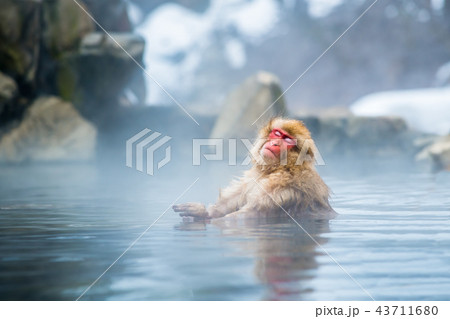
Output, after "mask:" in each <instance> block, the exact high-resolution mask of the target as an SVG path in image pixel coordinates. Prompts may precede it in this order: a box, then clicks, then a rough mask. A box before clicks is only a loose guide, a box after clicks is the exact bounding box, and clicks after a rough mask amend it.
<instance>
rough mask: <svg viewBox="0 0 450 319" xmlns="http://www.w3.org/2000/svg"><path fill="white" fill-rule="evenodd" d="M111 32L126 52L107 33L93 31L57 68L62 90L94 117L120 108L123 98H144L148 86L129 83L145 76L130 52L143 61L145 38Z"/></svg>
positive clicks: (61, 93) (78, 106)
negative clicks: (77, 50) (76, 50)
mask: <svg viewBox="0 0 450 319" xmlns="http://www.w3.org/2000/svg"><path fill="white" fill-rule="evenodd" d="M110 34H111V36H112V37H113V38H114V39H115V40H116V41H117V43H119V44H120V46H121V47H122V48H123V49H124V50H125V51H126V52H127V53H126V52H125V51H124V50H123V49H122V48H120V47H119V46H118V45H117V44H116V43H115V42H114V41H113V40H112V39H111V38H110V37H108V36H107V35H105V34H104V33H100V32H98V33H97V32H94V33H90V34H88V35H86V36H85V37H84V38H83V40H82V42H81V46H80V49H79V52H78V53H76V54H72V55H70V56H67V57H66V58H65V59H63V60H62V61H61V63H60V65H59V68H58V72H57V74H58V78H57V87H58V92H59V94H60V95H61V96H62V97H63V98H64V99H66V100H70V101H74V104H75V106H76V107H77V109H78V110H80V112H81V114H82V115H83V116H84V117H86V118H87V119H89V120H92V121H97V120H99V118H100V117H101V116H103V115H104V112H111V111H112V110H113V109H115V108H117V107H118V106H119V104H120V102H119V101H121V100H123V99H127V100H133V101H132V102H129V103H130V104H133V103H134V104H139V103H140V102H142V101H143V100H144V99H145V89H144V88H143V87H141V86H139V84H140V85H142V86H143V81H135V82H134V83H135V85H134V86H130V84H129V83H130V81H131V80H132V79H134V78H135V77H138V76H142V70H141V69H140V68H139V66H138V65H137V64H136V63H135V62H134V61H133V60H132V59H131V58H130V57H129V56H128V54H130V55H131V56H132V57H133V59H135V60H136V61H137V62H138V63H142V55H143V52H144V48H145V43H144V40H143V39H142V38H141V37H140V36H138V35H136V34H131V33H110ZM127 88H128V91H127ZM124 96H125V97H124ZM126 103H127V102H124V104H126Z"/></svg>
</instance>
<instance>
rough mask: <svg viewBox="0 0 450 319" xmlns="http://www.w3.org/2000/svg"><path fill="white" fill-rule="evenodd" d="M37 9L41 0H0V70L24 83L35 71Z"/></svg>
mask: <svg viewBox="0 0 450 319" xmlns="http://www.w3.org/2000/svg"><path fill="white" fill-rule="evenodd" d="M40 9H41V3H40V1H33V0H24V1H16V0H2V1H0V70H2V71H3V72H5V73H6V74H8V75H9V76H11V77H13V78H14V79H15V80H16V81H17V82H18V83H19V85H24V86H26V87H29V86H30V85H31V86H32V85H33V82H34V80H35V76H36V72H37V66H38V59H39V43H40V37H41V35H40V32H41V23H40V14H41V12H40V11H41V10H40Z"/></svg>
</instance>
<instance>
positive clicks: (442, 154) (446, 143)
mask: <svg viewBox="0 0 450 319" xmlns="http://www.w3.org/2000/svg"><path fill="white" fill-rule="evenodd" d="M416 161H417V162H418V163H419V164H420V165H422V166H425V167H426V168H428V169H429V170H432V171H441V170H447V171H449V170H450V135H447V136H444V137H438V138H436V139H435V140H434V141H433V142H432V143H431V144H430V145H428V146H427V147H425V148H424V149H423V150H422V151H421V152H420V153H418V154H417V156H416Z"/></svg>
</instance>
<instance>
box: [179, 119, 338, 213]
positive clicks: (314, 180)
mask: <svg viewBox="0 0 450 319" xmlns="http://www.w3.org/2000/svg"><path fill="white" fill-rule="evenodd" d="M315 149H316V148H315V145H314V142H313V141H312V139H311V134H310V132H309V130H308V129H307V128H306V126H305V125H304V124H303V123H302V122H301V121H298V120H293V119H285V118H280V117H277V118H273V119H272V120H270V121H269V123H267V124H266V125H265V126H264V127H263V128H262V129H261V130H260V132H259V135H258V139H257V141H256V143H255V144H254V145H253V147H252V149H251V151H250V155H251V157H252V161H253V166H252V167H251V168H250V169H249V170H247V171H246V172H245V173H244V175H243V176H242V177H241V178H239V179H238V180H235V181H233V182H232V183H231V185H230V186H228V187H227V188H225V189H223V190H222V191H221V192H220V195H219V199H218V200H217V202H216V203H215V204H213V205H210V206H208V207H206V206H205V205H203V204H201V203H186V204H179V205H174V206H173V210H174V211H175V212H181V213H180V216H192V217H195V218H200V219H212V218H221V217H225V218H227V217H241V216H242V217H265V218H267V217H271V216H273V217H275V216H280V215H287V214H289V215H291V216H292V217H294V216H296V217H302V216H303V217H312V218H314V217H317V218H332V217H334V216H335V214H336V213H335V211H334V210H333V209H332V208H331V206H330V204H329V202H328V198H329V189H328V187H327V185H326V184H325V183H324V181H323V180H322V178H321V177H320V176H319V174H318V173H317V171H316V169H315V167H314V161H315V160H314V150H315Z"/></svg>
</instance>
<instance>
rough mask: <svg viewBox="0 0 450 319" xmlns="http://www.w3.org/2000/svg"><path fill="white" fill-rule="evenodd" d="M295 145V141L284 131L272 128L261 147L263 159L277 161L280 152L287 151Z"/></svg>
mask: <svg viewBox="0 0 450 319" xmlns="http://www.w3.org/2000/svg"><path fill="white" fill-rule="evenodd" d="M296 145H297V143H296V141H295V139H294V138H293V137H292V136H291V135H290V134H289V133H287V132H286V131H284V130H282V129H280V128H274V129H273V130H272V132H270V134H269V136H268V140H267V142H266V143H265V144H264V146H263V147H262V154H261V155H263V156H264V157H268V158H272V159H279V158H280V153H281V152H282V151H288V150H290V149H291V148H293V147H295V146H296Z"/></svg>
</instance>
